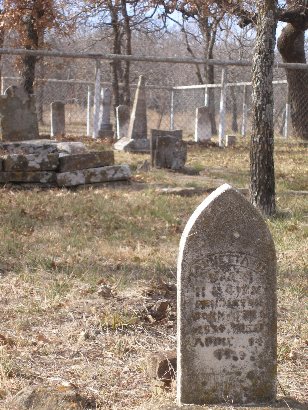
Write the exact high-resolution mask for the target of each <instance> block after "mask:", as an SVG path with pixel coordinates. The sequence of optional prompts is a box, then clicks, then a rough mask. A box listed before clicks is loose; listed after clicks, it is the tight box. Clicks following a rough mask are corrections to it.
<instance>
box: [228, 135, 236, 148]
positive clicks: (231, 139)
mask: <svg viewBox="0 0 308 410" xmlns="http://www.w3.org/2000/svg"><path fill="white" fill-rule="evenodd" d="M235 145H236V135H226V147H234V146H235Z"/></svg>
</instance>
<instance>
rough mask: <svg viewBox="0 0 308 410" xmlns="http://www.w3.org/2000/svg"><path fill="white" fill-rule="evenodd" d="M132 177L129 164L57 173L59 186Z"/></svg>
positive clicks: (122, 179)
mask: <svg viewBox="0 0 308 410" xmlns="http://www.w3.org/2000/svg"><path fill="white" fill-rule="evenodd" d="M130 177H131V171H130V168H129V166H128V165H114V166H110V167H102V168H90V169H84V170H79V171H75V172H74V171H71V172H62V173H59V174H57V183H58V185H59V186H77V185H84V184H95V183H100V182H109V181H126V180H128V179H129V178H130Z"/></svg>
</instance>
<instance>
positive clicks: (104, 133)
mask: <svg viewBox="0 0 308 410" xmlns="http://www.w3.org/2000/svg"><path fill="white" fill-rule="evenodd" d="M98 138H102V139H104V138H108V139H113V138H114V131H113V130H112V129H111V130H99V131H98Z"/></svg>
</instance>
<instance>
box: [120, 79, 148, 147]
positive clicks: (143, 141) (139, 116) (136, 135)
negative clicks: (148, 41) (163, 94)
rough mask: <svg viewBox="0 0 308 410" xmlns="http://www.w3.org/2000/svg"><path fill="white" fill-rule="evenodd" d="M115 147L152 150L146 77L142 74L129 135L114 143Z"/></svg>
mask: <svg viewBox="0 0 308 410" xmlns="http://www.w3.org/2000/svg"><path fill="white" fill-rule="evenodd" d="M114 148H115V149H116V150H120V151H129V152H149V151H150V141H149V139H148V137H147V112H146V93H145V79H144V77H143V76H142V75H141V76H140V77H139V81H138V86H137V90H136V94H135V99H134V104H133V108H132V112H131V115H130V120H129V125H128V131H127V136H126V137H124V138H121V139H120V140H119V141H117V142H116V143H115V144H114Z"/></svg>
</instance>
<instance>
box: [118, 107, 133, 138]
mask: <svg viewBox="0 0 308 410" xmlns="http://www.w3.org/2000/svg"><path fill="white" fill-rule="evenodd" d="M116 117H117V139H118V140H119V139H121V138H127V136H128V126H129V119H130V110H129V107H128V106H127V105H119V106H118V107H116Z"/></svg>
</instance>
